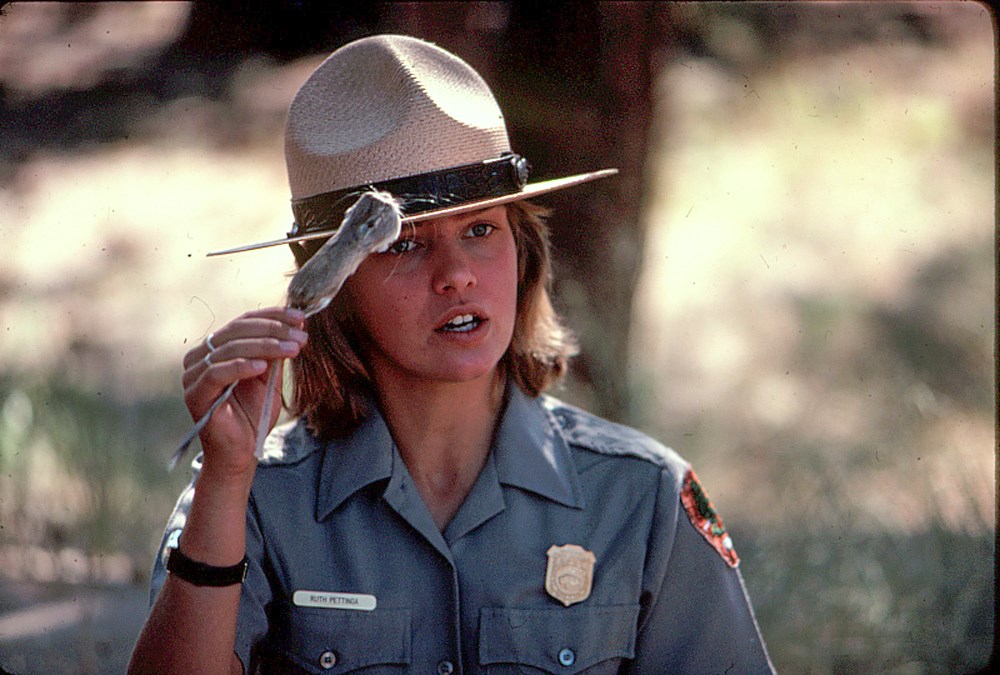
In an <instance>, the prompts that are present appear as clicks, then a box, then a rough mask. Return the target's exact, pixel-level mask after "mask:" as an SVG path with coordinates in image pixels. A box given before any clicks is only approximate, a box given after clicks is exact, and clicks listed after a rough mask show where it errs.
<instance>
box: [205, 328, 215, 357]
mask: <svg viewBox="0 0 1000 675" xmlns="http://www.w3.org/2000/svg"><path fill="white" fill-rule="evenodd" d="M213 335H215V331H212V332H211V333H209V334H208V337H207V338H205V344H206V345H208V353H209V354H211V353H212V352H214V351H215V350H216V349H218V348H217V347H216V346H215V345H213V344H212V336H213Z"/></svg>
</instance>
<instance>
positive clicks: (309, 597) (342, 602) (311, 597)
mask: <svg viewBox="0 0 1000 675" xmlns="http://www.w3.org/2000/svg"><path fill="white" fill-rule="evenodd" d="M292 602H293V603H295V604H296V605H297V606H299V607H323V608H325V609H360V610H362V611H365V612H370V611H372V610H373V609H375V605H376V600H375V596H374V595H367V594H365V593H326V592H324V591H295V593H293V594H292Z"/></svg>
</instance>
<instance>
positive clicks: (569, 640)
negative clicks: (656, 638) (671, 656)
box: [479, 605, 639, 673]
mask: <svg viewBox="0 0 1000 675" xmlns="http://www.w3.org/2000/svg"><path fill="white" fill-rule="evenodd" d="M638 618H639V605H607V606H603V607H602V606H586V605H582V606H577V607H554V608H551V609H509V608H501V607H487V608H484V609H483V610H482V612H481V614H480V619H479V662H480V663H481V664H482V665H484V666H485V665H489V664H498V663H519V664H524V665H529V666H532V667H534V668H541V669H542V670H545V671H547V672H550V673H578V672H580V671H582V670H585V669H587V668H590V667H591V666H594V665H595V664H598V663H600V662H601V661H606V660H608V659H614V658H624V659H630V658H632V657H634V656H635V632H636V622H637V621H638Z"/></svg>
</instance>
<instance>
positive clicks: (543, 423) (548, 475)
mask: <svg viewBox="0 0 1000 675" xmlns="http://www.w3.org/2000/svg"><path fill="white" fill-rule="evenodd" d="M493 453H494V460H495V462H496V467H497V477H498V478H499V480H500V482H501V483H503V484H505V485H513V486H515V487H518V488H521V489H522V490H528V491H530V492H534V493H535V494H538V495H541V496H542V497H545V498H546V499H550V500H552V501H554V502H558V503H559V504H563V505H564V506H570V507H573V508H578V509H582V508H584V506H585V504H584V501H583V492H582V490H581V489H580V483H579V479H578V477H577V471H576V464H575V463H574V462H573V456H572V454H571V453H570V450H569V446H568V445H567V443H566V440H565V439H564V438H563V435H562V431H561V429H560V428H559V425H558V423H557V422H556V420H555V419H554V418H553V417H552V415H551V414H549V412H548V411H547V410H545V408H543V407H542V405H541V401H539V400H538V399H532V398H529V397H528V396H527V395H526V394H524V392H522V391H521V389H520V388H519V387H517V386H516V385H510V386H509V387H508V400H507V409H506V410H505V411H504V415H503V419H502V420H501V422H500V428H499V430H498V431H497V436H496V439H495V441H494V445H493Z"/></svg>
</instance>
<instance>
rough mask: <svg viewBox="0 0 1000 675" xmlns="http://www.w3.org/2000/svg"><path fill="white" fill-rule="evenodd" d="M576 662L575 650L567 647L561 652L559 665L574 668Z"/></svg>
mask: <svg viewBox="0 0 1000 675" xmlns="http://www.w3.org/2000/svg"><path fill="white" fill-rule="evenodd" d="M575 661H576V654H574V653H573V650H572V649H570V648H569V647H566V648H565V649H563V650H561V651H560V652H559V663H561V664H563V665H564V666H572V665H573V663H574V662H575Z"/></svg>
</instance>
